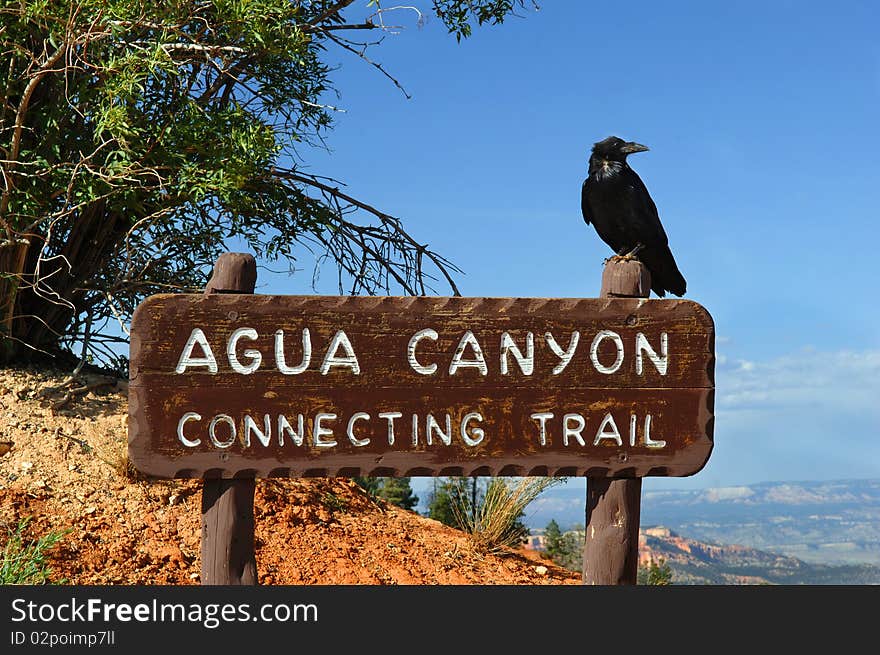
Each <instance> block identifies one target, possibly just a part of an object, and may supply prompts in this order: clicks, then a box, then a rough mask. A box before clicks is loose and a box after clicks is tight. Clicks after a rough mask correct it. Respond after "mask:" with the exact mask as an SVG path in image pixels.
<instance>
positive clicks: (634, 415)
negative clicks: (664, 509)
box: [129, 261, 714, 584]
mask: <svg viewBox="0 0 880 655" xmlns="http://www.w3.org/2000/svg"><path fill="white" fill-rule="evenodd" d="M219 264H220V262H219V261H218V268H219V267H220V266H219ZM250 288H251V289H252V288H253V287H252V286H251V287H250ZM645 288H647V287H645ZM227 290H229V291H231V290H232V289H227ZM131 334H132V341H131V364H130V369H131V384H130V386H129V389H130V405H129V406H130V418H129V456H130V459H131V461H132V462H133V463H134V465H135V466H136V467H137V468H138V469H139V470H140V471H142V472H144V473H146V474H147V475H150V476H155V477H165V478H172V477H201V478H205V479H206V480H207V479H215V480H216V479H232V478H236V479H253V478H255V477H270V476H346V477H353V476H424V475H443V476H457V475H516V476H525V475H560V476H563V475H567V476H575V475H585V476H587V477H588V478H590V481H591V485H592V484H593V481H594V480H603V479H608V480H610V479H612V478H631V479H634V480H638V479H639V478H641V477H643V476H647V475H659V476H669V475H674V476H682V475H691V474H693V473H696V472H697V471H698V470H699V469H700V468H702V467H703V465H704V464H705V462H706V461H707V459H708V457H709V454H710V452H711V449H712V424H713V398H714V326H713V324H712V319H711V317H710V316H709V314H708V313H707V312H706V310H705V309H703V308H702V307H700V306H699V305H697V304H696V303H694V302H691V301H687V300H645V299H643V298H616V297H604V298H569V299H566V298H562V299H546V298H458V297H455V298H437V297H336V296H271V295H252V294H229V293H213V294H208V295H203V296H199V295H182V294H176V295H158V296H152V297H151V298H148V299H147V300H146V301H144V303H142V304H141V306H140V307H139V308H138V310H137V311H136V313H135V316H134V318H133V320H132V329H131ZM613 484H614V483H612V484H611V485H610V486H609V488H611V487H613ZM593 488H595V489H598V487H596V486H595V485H593ZM207 489H208V487H207V486H206V490H207ZM250 493H251V496H250V498H251V501H248V500H247V498H244V496H243V498H244V502H245V503H247V502H252V497H253V496H252V494H253V490H252V488H251V492H250ZM600 495H602V494H600ZM604 495H606V496H607V493H606V494H604ZM207 497H208V494H207V493H206V498H207ZM635 497H636V499H637V498H638V490H636V494H635ZM205 502H206V503H207V502H208V501H207V500H206V501H205ZM636 506H637V502H636ZM597 507H599V509H600V510H601V503H600V504H599V505H597ZM251 512H252V509H251ZM593 515H594V516H598V513H597V511H596V510H594V512H593ZM250 516H251V518H250V519H247V520H250V521H251V523H250V530H251V537H252V531H253V526H252V520H253V519H252V513H251V515H250ZM247 520H244V523H247ZM594 520H595V519H594ZM594 524H595V523H594ZM637 530H638V516H637V513H636V537H637ZM206 534H207V532H206ZM203 552H204V551H203ZM585 552H586V551H585ZM249 557H250V555H248V558H249ZM246 559H247V558H246ZM248 561H250V560H249V559H248ZM248 566H249V565H248ZM245 568H247V566H246V567H245ZM254 576H255V573H254ZM211 579H215V578H213V577H212V578H211ZM244 579H247V580H249V579H250V578H247V577H245V578H244ZM244 579H243V580H244ZM596 581H598V579H597V580H596ZM205 582H206V580H203V583H205ZM225 583H227V584H234V583H235V582H234V581H232V582H225ZM243 583H244V582H243Z"/></svg>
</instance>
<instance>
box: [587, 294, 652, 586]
mask: <svg viewBox="0 0 880 655" xmlns="http://www.w3.org/2000/svg"><path fill="white" fill-rule="evenodd" d="M649 288H650V287H649ZM641 496H642V479H641V478H632V479H628V480H620V479H618V480H615V479H613V478H588V479H587V521H586V524H585V525H586V529H585V537H584V559H583V583H584V584H588V585H634V584H636V578H637V577H638V572H639V519H640V514H641Z"/></svg>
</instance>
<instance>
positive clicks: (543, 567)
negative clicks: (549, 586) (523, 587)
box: [535, 565, 548, 575]
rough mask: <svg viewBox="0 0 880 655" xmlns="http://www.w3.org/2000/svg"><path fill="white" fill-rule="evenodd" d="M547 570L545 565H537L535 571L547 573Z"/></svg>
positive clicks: (541, 573)
mask: <svg viewBox="0 0 880 655" xmlns="http://www.w3.org/2000/svg"><path fill="white" fill-rule="evenodd" d="M547 570H548V569H547V567H546V566H543V565H540V566H536V567H535V573H537V574H538V575H547Z"/></svg>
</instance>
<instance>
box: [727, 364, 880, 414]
mask: <svg viewBox="0 0 880 655" xmlns="http://www.w3.org/2000/svg"><path fill="white" fill-rule="evenodd" d="M717 390H718V395H717V396H716V400H717V404H718V407H719V409H727V410H738V409H751V410H754V409H761V408H771V407H772V408H809V407H813V408H819V407H832V406H833V407H836V408H837V409H840V410H846V411H847V412H850V411H864V412H866V413H869V414H878V413H880V403H878V402H877V401H878V398H880V350H864V351H851V350H839V351H832V352H823V351H818V350H816V349H815V348H806V349H804V350H803V351H801V352H798V353H795V354H789V355H784V356H781V357H777V358H775V359H772V360H769V361H765V362H760V361H747V360H737V362H736V365H735V366H728V367H719V371H718V374H717Z"/></svg>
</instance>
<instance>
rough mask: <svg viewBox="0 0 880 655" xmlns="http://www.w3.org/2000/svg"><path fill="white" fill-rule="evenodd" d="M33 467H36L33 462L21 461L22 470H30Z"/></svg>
mask: <svg viewBox="0 0 880 655" xmlns="http://www.w3.org/2000/svg"><path fill="white" fill-rule="evenodd" d="M32 468H34V463H33V462H22V463H21V470H22V471H24V472H27V471H30V470H31V469H32Z"/></svg>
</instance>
